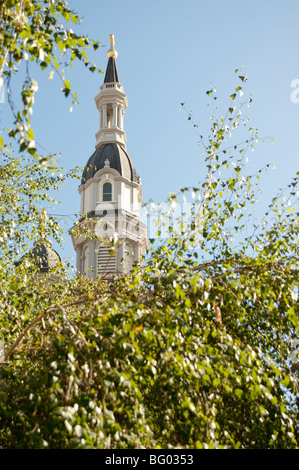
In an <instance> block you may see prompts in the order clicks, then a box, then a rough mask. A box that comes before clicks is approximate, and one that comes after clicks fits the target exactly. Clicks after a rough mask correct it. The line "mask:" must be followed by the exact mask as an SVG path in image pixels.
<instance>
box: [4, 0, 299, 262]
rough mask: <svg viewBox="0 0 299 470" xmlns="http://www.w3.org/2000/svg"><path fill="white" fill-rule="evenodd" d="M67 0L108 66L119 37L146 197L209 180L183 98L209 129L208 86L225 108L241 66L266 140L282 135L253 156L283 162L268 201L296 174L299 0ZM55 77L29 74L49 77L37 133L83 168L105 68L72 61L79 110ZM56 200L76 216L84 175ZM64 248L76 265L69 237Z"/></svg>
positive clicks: (132, 147)
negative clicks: (182, 105)
mask: <svg viewBox="0 0 299 470" xmlns="http://www.w3.org/2000/svg"><path fill="white" fill-rule="evenodd" d="M68 3H69V6H70V7H71V8H74V9H75V10H76V11H77V12H78V13H79V14H80V15H81V16H82V17H83V22H82V24H81V25H80V27H79V31H81V32H82V33H85V34H87V35H88V36H89V37H91V38H98V39H99V40H100V41H101V42H102V44H103V46H106V47H101V48H100V49H98V50H97V51H96V53H94V54H92V57H93V59H94V60H95V62H96V64H97V66H98V67H100V68H102V69H103V71H105V68H106V64H107V58H106V52H107V50H108V49H109V47H110V40H109V35H110V34H111V33H113V34H114V36H115V48H116V50H117V51H118V59H117V67H118V73H119V79H120V82H121V83H122V84H123V85H124V88H125V92H126V93H127V95H128V101H129V107H128V109H127V111H126V115H125V120H124V126H125V130H126V134H127V149H128V151H129V153H130V154H131V156H132V158H133V160H134V163H135V166H136V169H137V172H138V173H139V174H140V175H141V179H142V183H143V196H144V200H145V201H148V200H149V199H150V198H152V199H153V200H154V201H156V202H163V201H165V199H166V198H167V196H168V193H169V192H170V191H173V192H175V191H177V190H178V188H179V187H180V186H192V185H194V186H196V185H197V183H198V182H199V181H200V180H201V179H202V177H203V176H204V174H203V164H202V158H203V157H202V156H201V152H200V149H199V148H198V145H197V141H198V136H197V134H196V132H195V129H194V128H193V126H192V124H190V121H188V120H187V115H186V114H184V113H183V112H180V111H179V108H180V103H181V102H184V103H185V104H186V107H187V108H188V109H191V110H192V112H193V116H194V120H195V121H196V122H197V123H198V125H199V129H200V131H202V130H205V129H206V128H207V126H208V125H209V122H208V121H207V102H208V101H207V96H206V93H205V92H206V90H208V89H209V88H210V86H211V83H212V84H213V85H215V86H216V89H217V95H218V96H219V102H220V103H221V104H222V101H223V105H224V108H223V111H224V110H225V104H228V99H226V98H228V97H229V95H230V94H231V92H232V91H233V88H234V86H235V83H236V81H235V74H234V70H235V69H236V68H240V67H241V66H242V65H244V66H245V73H246V75H247V77H248V82H247V84H246V91H247V92H248V93H250V94H251V95H252V99H253V103H252V106H251V107H250V109H249V110H248V114H249V117H250V121H251V124H252V125H253V126H255V127H257V128H258V129H259V134H260V137H263V136H269V137H273V139H274V142H273V143H272V142H270V141H269V143H265V144H262V143H260V144H258V145H257V147H256V149H255V151H254V152H253V153H252V154H251V155H250V165H252V168H253V169H257V168H260V167H262V166H263V165H264V164H265V163H267V162H273V163H275V167H276V170H275V171H273V172H270V173H269V175H268V177H267V178H266V179H264V180H263V186H262V189H263V195H262V196H261V198H263V200H264V201H265V202H266V201H268V200H269V199H270V198H271V197H272V196H274V195H275V193H276V191H277V189H278V188H279V187H283V186H285V185H286V184H287V183H288V182H289V181H290V179H291V177H292V175H293V174H294V173H295V172H296V171H298V169H299V168H298V153H299V142H298V136H299V103H294V102H292V101H291V93H292V91H294V90H293V89H292V88H291V82H292V81H293V80H295V79H298V80H299V28H298V17H299V2H298V1H296V0H286V1H284V2H281V1H278V0H272V1H270V0H263V1H257V0H252V1H250V2H244V1H240V0H239V1H235V0H228V1H227V2H223V1H220V0H214V1H213V2H209V1H201V0H185V1H184V2H183V1H177V0H171V1H170V0H151V1H150V2H145V1H140V0H139V1H138V0H114V1H113V2H103V1H99V0H85V1H84V2H83V1H79V0H71V1H69V2H68ZM48 74H49V71H45V72H44V73H36V72H35V70H32V77H34V78H36V79H37V81H38V82H39V85H40V88H39V92H38V94H37V97H36V105H35V107H34V115H33V122H32V124H33V128H34V130H35V135H36V139H37V141H39V142H40V143H41V144H42V145H43V146H44V147H45V148H47V149H48V150H49V151H50V152H52V153H61V155H62V157H61V160H60V162H61V164H62V165H63V166H64V167H66V168H73V167H75V166H77V165H80V166H84V165H85V163H86V162H87V160H88V158H89V157H90V155H91V154H92V153H93V151H94V146H95V133H96V132H97V130H98V120H99V119H98V111H97V109H96V107H95V103H94V97H95V96H96V94H97V93H98V91H99V86H100V85H101V84H102V82H103V78H104V76H103V75H98V74H91V73H89V72H88V71H87V69H85V67H83V66H81V65H80V64H78V65H77V66H76V67H75V68H74V69H72V70H68V69H66V76H67V78H69V79H70V81H71V83H72V86H73V88H74V89H75V90H76V92H77V93H78V97H79V102H80V104H79V105H78V106H77V107H75V109H74V111H73V112H72V113H70V111H69V108H70V100H68V99H65V98H64V97H63V95H62V94H61V93H60V91H59V90H60V87H61V84H60V82H59V80H58V79H54V80H53V81H52V82H49V81H48ZM298 83H299V81H298ZM297 87H298V88H299V85H297ZM295 91H296V90H295ZM298 97H299V93H298ZM222 98H225V99H224V100H222ZM8 112H9V110H8V107H7V104H6V103H4V104H1V105H0V113H1V114H0V118H1V121H2V123H1V125H5V123H4V121H5V120H6V113H8ZM59 199H60V200H61V202H62V204H61V205H60V207H59V209H57V213H61V214H75V213H77V212H78V211H79V208H80V199H79V194H78V182H73V183H71V184H70V185H69V186H68V187H67V188H65V189H63V191H62V193H61V195H60V197H59ZM72 217H73V216H72ZM73 219H75V217H73ZM67 220H68V221H69V222H71V219H70V218H68V219H67ZM60 252H61V253H62V255H63V256H66V257H71V261H72V262H73V263H74V261H75V257H74V251H73V248H72V244H71V241H70V239H69V238H68V237H66V243H65V249H64V250H61V249H60Z"/></svg>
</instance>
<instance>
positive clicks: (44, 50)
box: [0, 0, 102, 157]
mask: <svg viewBox="0 0 299 470" xmlns="http://www.w3.org/2000/svg"><path fill="white" fill-rule="evenodd" d="M80 21H81V19H80V17H79V16H78V14H77V13H76V12H74V11H73V10H71V9H70V8H68V6H67V2H66V1H65V0H58V1H52V0H23V1H20V0H5V2H4V1H1V2H0V80H1V82H2V81H4V83H6V84H7V87H8V92H9V93H8V100H9V103H10V105H11V108H12V111H13V115H14V119H15V120H14V127H13V128H12V129H10V131H9V135H10V137H13V138H14V139H17V141H18V143H19V147H20V151H21V152H24V151H26V152H29V153H30V154H31V155H34V156H36V157H38V155H37V152H36V144H35V141H34V134H33V132H32V130H31V129H30V122H31V115H32V108H33V104H34V99H35V94H36V92H37V91H38V83H37V81H36V80H35V79H34V78H32V77H31V75H30V71H31V69H30V64H31V63H32V62H34V63H36V64H38V66H39V67H40V69H41V70H46V69H51V70H50V74H49V79H50V80H51V79H53V77H54V75H58V77H59V78H60V79H61V81H62V88H61V90H62V92H63V94H64V95H65V96H66V97H67V96H69V95H71V96H72V105H71V107H73V105H74V104H75V103H77V95H76V93H75V92H73V91H72V89H71V84H70V82H69V80H66V79H65V71H64V69H63V68H62V67H64V65H65V64H66V65H69V66H71V67H72V66H73V64H74V62H75V61H76V60H77V61H79V62H82V63H83V64H84V65H85V66H86V67H87V68H88V69H89V70H90V71H91V72H94V71H96V70H97V71H99V72H102V71H101V70H100V69H98V68H97V67H96V66H95V64H94V63H93V62H91V61H90V59H89V58H88V55H87V52H86V51H87V49H88V48H90V47H92V48H93V49H94V50H96V49H97V48H98V47H99V46H100V42H99V41H98V40H91V39H89V38H88V37H86V36H82V35H80V34H76V33H75V32H74V31H73V30H72V29H71V27H70V26H71V25H73V27H75V26H76V25H77V24H78V23H79V22H80ZM21 63H25V64H26V77H25V79H24V83H23V89H22V92H21V98H22V104H23V107H22V108H21V109H17V108H16V107H15V106H14V104H13V103H12V101H11V100H10V94H11V89H10V88H11V84H12V77H13V76H14V75H15V74H16V73H18V72H19V71H20V64H21Z"/></svg>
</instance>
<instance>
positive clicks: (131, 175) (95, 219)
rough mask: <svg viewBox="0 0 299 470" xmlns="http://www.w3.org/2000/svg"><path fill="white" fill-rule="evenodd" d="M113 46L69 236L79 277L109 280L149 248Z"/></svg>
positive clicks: (125, 100)
mask: <svg viewBox="0 0 299 470" xmlns="http://www.w3.org/2000/svg"><path fill="white" fill-rule="evenodd" d="M110 40H111V46H110V49H109V51H108V53H107V57H108V64H107V69H106V74H105V78H104V83H103V84H102V85H101V87H100V92H99V93H98V94H97V96H96V97H95V103H96V107H97V109H98V111H99V130H98V132H97V133H96V135H95V137H96V144H95V151H94V153H93V154H92V155H91V157H90V158H89V160H88V161H87V163H86V165H85V168H84V170H83V174H82V179H81V184H80V186H79V194H80V197H81V209H80V220H79V221H78V224H77V226H75V227H73V228H72V230H71V236H72V241H73V245H74V249H75V251H76V255H77V263H76V269H77V272H78V273H79V274H80V275H82V276H83V277H84V278H93V279H96V278H97V277H102V278H103V279H107V280H109V279H112V278H113V277H114V276H115V275H118V274H122V273H126V272H129V271H130V270H131V268H132V267H133V264H134V263H135V262H137V263H138V262H139V261H140V259H141V256H142V254H143V253H144V251H145V250H146V249H147V247H148V235H147V227H146V224H145V223H143V221H142V220H141V203H142V185H141V179H140V177H139V176H138V175H137V173H136V169H135V166H134V163H133V160H132V158H131V156H130V154H129V153H128V151H127V148H126V141H127V139H126V133H125V131H124V115H125V111H126V108H127V106H128V100H127V95H126V94H125V92H124V88H123V86H122V85H121V84H120V83H119V79H118V72H117V67H116V58H117V52H116V50H115V49H114V36H113V35H111V36H110Z"/></svg>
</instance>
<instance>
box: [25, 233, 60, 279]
mask: <svg viewBox="0 0 299 470" xmlns="http://www.w3.org/2000/svg"><path fill="white" fill-rule="evenodd" d="M28 255H29V257H30V258H31V260H32V261H33V263H34V265H35V266H36V268H37V269H38V270H39V272H41V273H47V272H49V269H51V268H52V269H53V268H55V267H56V266H57V265H60V264H61V263H62V261H61V257H60V256H59V254H58V253H57V251H55V250H54V249H53V248H52V243H51V242H50V241H49V240H38V241H36V242H34V248H32V250H30V251H29V253H28Z"/></svg>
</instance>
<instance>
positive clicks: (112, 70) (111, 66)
mask: <svg viewBox="0 0 299 470" xmlns="http://www.w3.org/2000/svg"><path fill="white" fill-rule="evenodd" d="M111 82H117V83H119V80H118V73H117V68H116V60H115V58H114V57H109V60H108V64H107V69H106V75H105V79H104V83H111Z"/></svg>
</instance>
